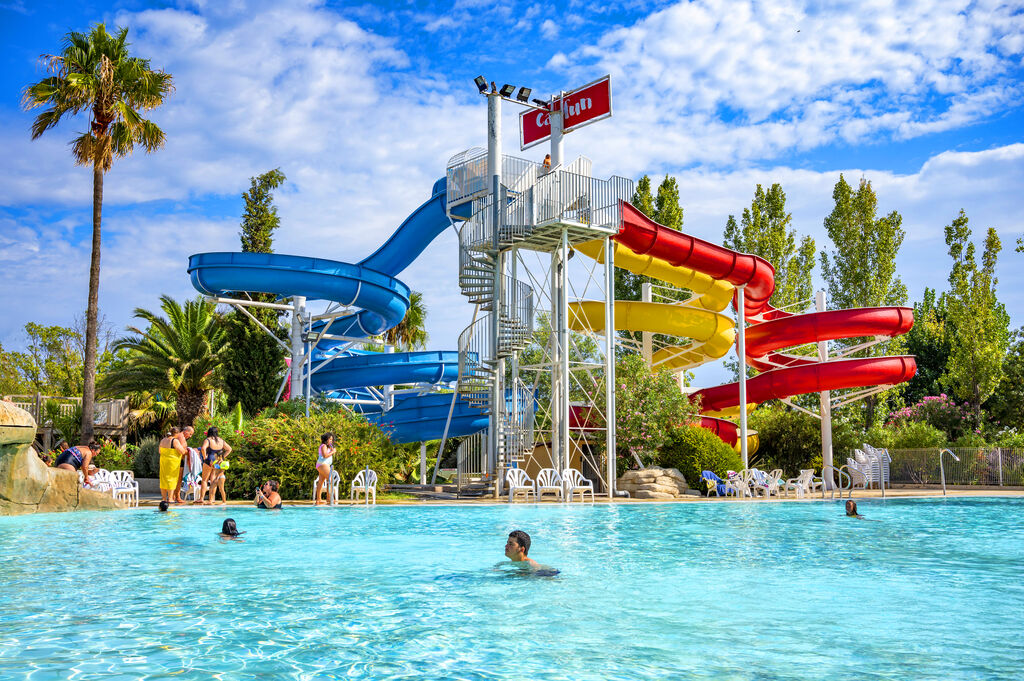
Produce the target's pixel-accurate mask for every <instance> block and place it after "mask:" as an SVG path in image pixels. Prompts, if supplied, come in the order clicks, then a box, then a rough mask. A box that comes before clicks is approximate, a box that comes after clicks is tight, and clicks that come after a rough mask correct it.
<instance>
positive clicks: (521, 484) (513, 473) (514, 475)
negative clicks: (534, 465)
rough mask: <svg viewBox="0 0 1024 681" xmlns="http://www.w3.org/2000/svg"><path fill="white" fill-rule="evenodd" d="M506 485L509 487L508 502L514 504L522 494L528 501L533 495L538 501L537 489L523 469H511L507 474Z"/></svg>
mask: <svg viewBox="0 0 1024 681" xmlns="http://www.w3.org/2000/svg"><path fill="white" fill-rule="evenodd" d="M505 484H506V485H508V501H509V503H512V500H513V499H515V497H516V495H517V494H522V495H523V498H524V499H525V500H526V501H529V500H530V495H531V494H532V495H533V497H534V500H535V501H536V499H537V488H536V485H535V483H534V482H533V480H531V479H530V476H529V475H527V474H526V471H524V470H523V469H522V468H509V469H508V472H506V473H505Z"/></svg>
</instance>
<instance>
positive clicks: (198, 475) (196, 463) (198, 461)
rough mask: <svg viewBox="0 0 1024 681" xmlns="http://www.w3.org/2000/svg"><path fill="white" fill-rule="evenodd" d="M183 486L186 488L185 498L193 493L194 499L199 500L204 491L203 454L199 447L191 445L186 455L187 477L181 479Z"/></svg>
mask: <svg viewBox="0 0 1024 681" xmlns="http://www.w3.org/2000/svg"><path fill="white" fill-rule="evenodd" d="M181 487H182V489H183V490H185V499H188V498H189V496H190V495H191V497H192V501H199V494H200V492H202V491H203V456H202V454H200V453H199V448H198V447H189V448H188V454H186V455H185V477H183V478H182V479H181Z"/></svg>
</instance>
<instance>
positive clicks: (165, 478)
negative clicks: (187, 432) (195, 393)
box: [158, 427, 185, 504]
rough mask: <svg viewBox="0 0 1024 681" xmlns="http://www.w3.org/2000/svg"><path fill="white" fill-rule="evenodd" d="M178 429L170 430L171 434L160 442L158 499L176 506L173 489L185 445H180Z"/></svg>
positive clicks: (179, 430)
mask: <svg viewBox="0 0 1024 681" xmlns="http://www.w3.org/2000/svg"><path fill="white" fill-rule="evenodd" d="M180 432H181V429H180V428H177V427H174V428H171V432H169V433H167V434H166V435H164V439H162V440H160V444H159V445H158V448H159V450H160V498H161V499H163V500H164V501H167V502H170V503H172V504H176V503H178V502H176V501H175V500H174V487H175V485H176V484H177V482H178V471H179V470H180V469H181V457H182V455H184V454H185V445H183V444H182V443H181V438H179V437H178V434H179V433H180Z"/></svg>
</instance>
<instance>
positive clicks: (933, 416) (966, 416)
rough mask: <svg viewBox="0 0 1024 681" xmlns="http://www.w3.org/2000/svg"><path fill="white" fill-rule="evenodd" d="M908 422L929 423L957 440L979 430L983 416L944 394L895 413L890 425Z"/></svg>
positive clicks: (891, 415)
mask: <svg viewBox="0 0 1024 681" xmlns="http://www.w3.org/2000/svg"><path fill="white" fill-rule="evenodd" d="M908 422H922V423H927V424H929V425H931V426H933V427H935V428H937V429H939V430H941V431H942V432H943V433H945V434H946V437H947V439H949V440H955V439H957V438H959V437H960V436H961V435H963V434H964V433H965V432H969V431H972V430H975V429H977V428H978V427H979V424H980V423H981V415H980V414H979V413H978V412H977V411H976V410H975V409H974V408H973V407H971V406H970V405H969V404H968V403H967V402H964V403H963V404H962V405H958V404H957V403H956V401H954V400H953V399H952V398H951V397H949V396H947V395H946V393H942V394H941V395H929V396H928V397H925V398H924V399H922V400H921V401H920V402H918V403H917V404H914V405H912V406H909V407H904V408H903V409H900V410H899V411H896V412H893V413H892V414H890V416H889V423H888V425H890V426H897V427H898V426H900V425H902V424H903V423H908Z"/></svg>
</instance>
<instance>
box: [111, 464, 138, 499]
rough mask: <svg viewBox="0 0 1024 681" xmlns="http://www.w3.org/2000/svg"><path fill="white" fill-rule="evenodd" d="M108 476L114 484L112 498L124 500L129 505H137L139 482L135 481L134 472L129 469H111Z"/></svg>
mask: <svg viewBox="0 0 1024 681" xmlns="http://www.w3.org/2000/svg"><path fill="white" fill-rule="evenodd" d="M110 478H111V480H112V482H113V486H114V489H113V492H112V494H113V495H114V498H115V499H120V500H123V501H126V502H127V503H128V505H129V506H135V507H138V505H139V483H137V482H136V481H135V474H134V473H132V472H131V471H111V472H110Z"/></svg>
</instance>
